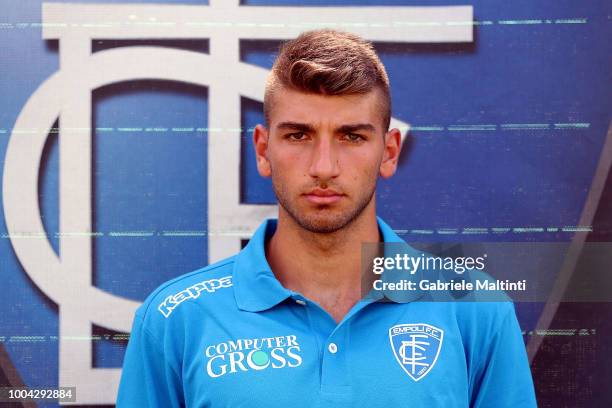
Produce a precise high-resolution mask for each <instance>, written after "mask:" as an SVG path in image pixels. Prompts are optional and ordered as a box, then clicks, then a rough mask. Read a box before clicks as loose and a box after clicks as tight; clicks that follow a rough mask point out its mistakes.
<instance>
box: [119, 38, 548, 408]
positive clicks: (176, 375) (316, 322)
mask: <svg viewBox="0 0 612 408" xmlns="http://www.w3.org/2000/svg"><path fill="white" fill-rule="evenodd" d="M264 113H265V117H266V126H265V127H264V126H261V125H259V126H257V127H256V128H255V131H254V142H255V154H256V157H257V167H258V171H259V173H260V174H261V175H262V176H264V177H271V178H272V183H273V187H274V191H275V193H276V196H277V198H278V201H279V204H280V206H279V214H278V220H267V221H266V222H264V223H263V224H262V225H261V227H260V228H259V229H258V230H257V232H256V233H255V234H254V236H253V237H252V239H251V240H250V242H249V244H248V245H247V246H246V247H245V248H244V249H243V250H242V251H241V252H240V253H239V254H237V255H236V256H234V257H231V258H229V259H226V260H224V261H221V262H218V263H216V264H214V265H211V266H208V267H206V268H203V269H200V270H197V271H195V272H192V273H190V274H187V275H183V276H181V277H178V278H176V279H174V280H172V281H170V282H168V283H166V284H164V285H162V286H161V287H160V288H158V289H157V290H156V291H155V292H154V293H153V294H151V295H150V296H149V297H148V299H147V300H146V301H145V302H144V304H143V305H142V306H141V307H140V308H139V309H138V311H137V313H136V316H135V319H134V326H133V330H132V333H131V338H130V342H129V345H128V349H127V354H126V357H125V362H124V367H123V376H122V378H121V383H120V387H119V396H118V400H117V406H118V407H168V408H169V407H180V406H188V407H238V406H242V407H399V406H424V407H425V406H426V407H468V406H470V407H534V406H536V403H535V397H534V390H533V384H532V380H531V374H530V371H529V366H528V363H527V358H526V353H525V348H524V345H523V340H522V337H521V332H520V329H519V327H518V324H517V321H516V317H515V314H514V308H513V305H512V303H509V302H489V303H483V302H411V301H409V300H401V299H396V298H394V297H392V296H389V297H387V296H385V295H384V294H382V295H381V296H378V297H376V296H374V297H370V296H363V293H365V292H366V291H362V273H361V271H362V266H361V245H362V243H364V242H385V243H388V242H402V240H401V239H400V238H399V237H398V236H397V235H396V234H395V233H394V232H393V230H392V229H391V228H390V227H389V226H388V225H386V224H385V223H384V222H383V221H382V220H381V219H379V218H377V217H376V203H375V194H374V193H375V188H376V182H377V178H378V177H379V176H381V177H384V178H387V177H391V176H392V175H393V174H394V173H395V170H396V167H397V160H398V156H399V152H400V133H399V131H398V130H397V129H391V130H389V129H388V127H389V121H390V115H391V112H390V97H389V82H388V79H387V75H386V73H385V69H384V67H383V65H382V64H381V62H380V60H379V59H378V57H377V56H376V54H375V52H374V50H373V48H372V46H371V44H369V43H367V42H366V41H364V40H362V39H361V38H359V37H357V36H354V35H352V34H348V33H344V32H338V31H332V30H320V31H312V32H307V33H304V34H302V35H301V36H299V37H298V38H297V39H295V40H293V41H290V42H288V43H286V44H285V45H284V46H283V48H282V50H281V52H280V54H279V56H278V58H277V60H276V62H275V64H274V67H273V69H272V72H271V74H270V77H269V81H268V84H267V88H266V94H265V98H264Z"/></svg>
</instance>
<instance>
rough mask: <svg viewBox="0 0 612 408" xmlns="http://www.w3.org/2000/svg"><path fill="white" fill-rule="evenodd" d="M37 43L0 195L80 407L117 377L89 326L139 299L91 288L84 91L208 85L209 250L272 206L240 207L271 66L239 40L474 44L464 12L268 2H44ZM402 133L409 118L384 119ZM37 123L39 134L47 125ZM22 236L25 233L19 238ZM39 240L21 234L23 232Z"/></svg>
mask: <svg viewBox="0 0 612 408" xmlns="http://www.w3.org/2000/svg"><path fill="white" fill-rule="evenodd" d="M42 20H43V21H42V23H43V24H42V26H43V38H44V39H58V40H59V41H60V47H59V49H60V51H59V58H60V69H59V71H57V72H56V73H54V74H53V75H52V76H51V77H50V78H48V79H47V80H46V81H45V82H44V83H43V84H42V85H41V86H40V87H39V88H38V89H37V90H36V91H35V92H34V93H33V94H32V96H31V97H30V99H29V100H28V101H27V103H26V104H25V106H24V107H23V109H22V111H21V113H20V114H19V117H18V119H17V122H16V124H15V129H34V131H32V132H25V133H22V132H20V133H19V134H17V133H13V134H12V135H11V138H10V141H9V144H8V147H7V154H6V160H5V168H4V180H3V197H4V198H3V199H4V211H5V219H6V224H7V229H8V232H9V235H10V236H11V243H12V245H13V248H14V249H15V253H16V254H17V257H18V258H19V261H20V262H21V265H22V266H23V268H24V269H25V271H26V273H27V274H28V275H29V277H30V278H31V279H32V281H33V282H34V283H35V284H36V285H37V286H38V287H39V288H40V290H42V291H43V292H44V293H45V294H46V295H47V296H48V297H49V298H51V299H52V300H53V301H54V302H55V303H57V305H58V306H59V320H60V333H59V334H60V344H59V350H60V351H59V385H60V386H76V387H77V403H79V404H108V403H114V401H115V396H116V392H117V386H118V382H119V376H120V369H115V368H113V369H109V368H92V366H91V362H92V344H91V341H70V340H67V339H71V338H72V339H73V340H74V338H79V337H80V338H82V337H84V336H89V335H90V333H91V325H92V324H96V325H100V326H103V327H106V328H109V329H112V330H117V331H121V332H128V331H129V330H130V324H131V319H132V316H133V312H134V310H135V308H136V307H137V306H138V302H134V301H131V300H129V299H126V298H122V297H119V296H115V295H112V294H110V293H107V292H105V291H102V290H100V289H98V288H97V287H95V286H93V285H92V274H91V272H92V256H91V248H92V245H91V237H92V230H91V229H92V225H91V222H92V212H91V211H92V202H91V198H92V194H91V193H92V186H91V160H92V157H91V136H92V132H91V129H90V126H91V115H92V112H91V109H92V107H91V92H92V91H93V90H94V89H96V88H99V87H102V86H105V85H108V84H112V83H115V82H120V81H130V80H140V79H161V80H174V81H179V82H186V83H190V84H197V85H201V86H206V87H208V95H209V101H208V102H209V112H208V123H209V129H211V130H213V129H217V130H220V131H215V132H212V131H211V132H210V133H209V139H208V211H209V216H208V220H209V225H208V231H209V234H210V235H209V254H210V260H211V262H212V261H215V260H218V259H221V258H223V257H226V256H228V255H231V254H233V253H235V252H237V251H238V250H239V249H240V239H242V238H248V237H249V236H250V235H251V233H252V231H253V230H254V229H255V227H256V226H257V225H258V224H259V223H260V222H261V220H262V219H263V218H265V217H267V216H272V215H274V214H275V210H276V209H275V206H270V205H250V204H241V203H240V197H239V188H240V174H239V169H240V137H239V135H240V134H239V132H238V131H232V129H235V130H237V129H239V128H240V96H244V97H247V98H251V99H254V100H262V99H263V91H264V84H265V78H266V75H267V70H266V69H263V68H260V67H257V66H253V65H249V64H246V63H242V62H240V55H239V41H240V39H277V40H284V39H290V38H294V37H296V36H297V35H298V34H299V33H300V32H302V31H304V30H308V29H314V28H321V27H332V28H338V29H344V30H348V31H352V32H354V33H356V34H359V35H361V36H363V37H365V38H367V39H370V40H373V41H384V42H420V43H440V42H471V41H472V29H473V25H472V7H471V6H452V7H386V6H385V7H375V8H374V7H293V6H291V7H269V6H265V7H264V6H239V2H238V1H237V0H232V1H229V0H211V1H210V5H208V6H200V5H173V4H172V5H171V4H164V5H150V4H149V5H145V4H142V5H135V4H124V5H121V4H119V5H118V4H112V5H111V4H62V3H46V4H44V5H43V19H42ZM142 38H146V39H208V40H209V42H210V53H209V54H202V53H197V52H193V51H186V50H179V49H173V48H167V47H160V46H139V47H124V48H115V49H109V50H105V51H100V52H96V53H93V54H92V52H91V44H92V40H94V39H142ZM57 118H60V121H59V123H60V129H59V149H60V150H59V152H60V154H59V157H60V163H59V220H60V231H59V236H60V241H59V242H60V254H61V256H59V257H58V256H57V255H56V254H55V252H54V251H53V249H52V247H51V245H50V243H49V242H48V240H47V239H46V238H45V230H44V228H43V224H42V220H41V216H40V209H39V203H38V192H37V186H38V175H39V167H40V160H41V155H42V152H43V147H44V145H45V141H46V139H47V135H48V133H49V130H50V129H51V127H52V125H53V123H54V122H55V121H56V119H57ZM392 126H394V127H398V128H400V129H402V130H403V131H405V130H406V129H407V127H408V125H407V124H405V123H402V122H400V121H398V120H395V119H394V120H393V122H392ZM43 129H46V130H43ZM16 235H19V236H21V237H25V236H27V237H29V238H21V237H20V238H16V237H15V236H16ZM36 237H38V238H41V237H42V239H31V238H36Z"/></svg>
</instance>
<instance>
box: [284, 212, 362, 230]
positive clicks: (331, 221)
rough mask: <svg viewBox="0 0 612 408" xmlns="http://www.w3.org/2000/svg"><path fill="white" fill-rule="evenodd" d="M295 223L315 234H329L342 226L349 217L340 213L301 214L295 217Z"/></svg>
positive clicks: (346, 222)
mask: <svg viewBox="0 0 612 408" xmlns="http://www.w3.org/2000/svg"><path fill="white" fill-rule="evenodd" d="M296 221H297V223H298V224H299V225H300V226H301V227H302V228H304V229H306V230H308V231H310V232H314V233H317V234H331V233H333V232H336V231H338V230H341V229H342V228H344V227H345V226H346V225H347V224H348V223H349V222H350V219H346V216H344V217H343V216H342V215H340V214H337V215H336V214H327V215H316V216H302V217H298V219H296Z"/></svg>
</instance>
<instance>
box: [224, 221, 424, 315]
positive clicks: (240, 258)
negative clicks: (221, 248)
mask: <svg viewBox="0 0 612 408" xmlns="http://www.w3.org/2000/svg"><path fill="white" fill-rule="evenodd" d="M377 221H378V229H379V231H380V233H381V235H382V240H383V242H385V243H389V242H396V243H403V244H405V245H406V246H407V247H408V248H409V249H412V248H411V247H409V246H408V245H407V244H406V243H405V242H404V240H402V239H401V238H400V237H399V236H398V235H397V234H396V233H395V232H394V231H393V230H392V229H391V227H390V226H389V225H387V223H385V222H384V221H383V220H382V219H381V218H380V217H377ZM277 222H278V221H277V220H276V219H273V218H270V219H267V220H265V221H264V222H263V223H262V224H261V225H260V226H259V227H258V228H257V230H256V231H255V234H253V236H252V237H251V239H250V240H249V243H248V244H247V245H246V246H245V247H244V248H243V249H242V250H241V251H240V252H239V253H238V255H237V256H236V261H235V264H234V276H233V279H232V280H233V285H234V296H235V298H236V303H237V305H238V307H239V308H240V309H242V310H246V311H250V312H260V311H263V310H266V309H270V308H272V307H274V306H276V305H277V304H279V303H281V302H282V301H284V300H285V299H287V298H289V297H295V296H298V294H297V293H296V292H293V291H291V290H289V289H287V288H285V287H283V285H281V283H280V282H279V281H278V279H276V276H274V273H273V272H272V269H271V268H270V264H268V261H267V259H266V253H265V244H266V242H267V240H268V239H270V238H271V237H272V235H273V234H274V231H276V226H277ZM383 278H384V274H383ZM383 297H385V298H387V299H388V300H391V301H393V302H399V303H405V302H408V301H412V300H415V299H414V296H413V297H411V298H410V299H406V298H405V297H397V296H393V294H392V293H387V292H384V294H381V293H380V292H371V294H368V298H370V299H371V300H373V301H375V300H379V299H382V298H383ZM419 297H420V296H419Z"/></svg>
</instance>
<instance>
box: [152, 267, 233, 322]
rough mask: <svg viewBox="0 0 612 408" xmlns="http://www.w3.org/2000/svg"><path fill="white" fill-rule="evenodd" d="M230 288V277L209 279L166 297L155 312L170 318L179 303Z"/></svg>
mask: <svg viewBox="0 0 612 408" xmlns="http://www.w3.org/2000/svg"><path fill="white" fill-rule="evenodd" d="M230 286H232V277H231V276H224V277H223V278H219V279H209V280H205V281H203V282H198V283H196V284H195V285H193V286H190V287H188V288H187V289H185V290H182V291H180V292H179V293H175V294H174V295H170V296H168V297H167V298H166V299H164V301H163V302H162V303H160V304H159V306H157V310H159V311H160V312H161V314H163V315H164V317H166V318H167V317H168V316H170V314H171V313H172V311H173V310H174V309H175V308H176V307H177V306H178V305H180V304H181V303H183V302H184V301H186V300H187V299H197V298H198V297H200V293H202V291H206V292H209V293H213V292H215V291H216V290H218V289H221V288H229V287H230Z"/></svg>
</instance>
